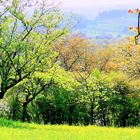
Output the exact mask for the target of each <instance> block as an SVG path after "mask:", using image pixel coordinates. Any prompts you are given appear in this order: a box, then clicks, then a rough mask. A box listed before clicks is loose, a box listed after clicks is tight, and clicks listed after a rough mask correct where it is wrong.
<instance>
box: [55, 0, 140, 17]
mask: <svg viewBox="0 0 140 140" xmlns="http://www.w3.org/2000/svg"><path fill="white" fill-rule="evenodd" d="M55 1H57V2H61V7H63V9H65V10H66V11H72V12H73V13H76V14H82V15H86V16H93V17H94V16H95V15H96V14H98V13H99V12H101V11H104V10H112V9H133V8H140V0H55Z"/></svg>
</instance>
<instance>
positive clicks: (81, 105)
mask: <svg viewBox="0 0 140 140" xmlns="http://www.w3.org/2000/svg"><path fill="white" fill-rule="evenodd" d="M0 3H1V5H2V9H0V99H1V102H0V116H1V117H6V118H9V119H13V120H21V121H28V122H36V123H44V124H48V123H51V124H69V125H80V124H83V125H89V124H91V125H102V126H123V127H125V126H136V125H139V124H140V96H139V94H140V80H139V76H140V70H139V69H140V63H139V62H140V54H139V52H137V51H136V49H135V48H132V49H128V48H127V43H126V44H125V43H124V42H125V41H124V42H123V43H120V44H119V43H118V44H115V45H112V46H106V47H105V48H102V47H99V46H98V45H97V44H95V43H94V42H93V41H92V40H89V39H87V38H86V37H85V36H83V35H80V34H72V35H68V31H69V28H70V26H69V23H68V22H67V21H66V19H65V18H64V16H63V15H62V14H61V13H60V11H59V10H58V8H57V7H56V6H55V5H52V4H51V5H47V3H45V2H43V3H39V2H37V3H36V4H34V6H31V5H30V1H27V2H20V1H18V0H11V1H8V2H7V1H5V0H0ZM29 7H30V8H31V9H30V11H32V13H31V15H30V14H29V13H28V10H29ZM33 7H35V8H33ZM26 13H27V15H26ZM64 19H65V20H64Z"/></svg>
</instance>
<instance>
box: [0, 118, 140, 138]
mask: <svg viewBox="0 0 140 140" xmlns="http://www.w3.org/2000/svg"><path fill="white" fill-rule="evenodd" d="M139 139H140V129H139V128H111V127H98V126H67V125H37V124H27V123H20V122H14V121H7V120H3V119H1V120H0V140H139Z"/></svg>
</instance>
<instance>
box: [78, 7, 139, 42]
mask: <svg viewBox="0 0 140 140" xmlns="http://www.w3.org/2000/svg"><path fill="white" fill-rule="evenodd" d="M77 20H78V24H77V31H80V32H82V33H84V34H85V35H87V36H88V37H91V38H95V39H108V40H109V39H110V40H112V39H113V40H114V39H117V38H121V37H126V36H128V35H130V34H132V33H131V32H130V31H129V30H128V29H129V27H130V26H134V27H136V26H137V16H136V15H128V13H127V10H111V11H104V12H101V13H100V14H98V16H96V18H95V19H89V18H87V17H86V16H81V15H78V16H77Z"/></svg>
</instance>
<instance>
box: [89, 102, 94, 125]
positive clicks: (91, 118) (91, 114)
mask: <svg viewBox="0 0 140 140" xmlns="http://www.w3.org/2000/svg"><path fill="white" fill-rule="evenodd" d="M93 107H94V106H93V103H91V105H90V124H91V125H93V124H94V122H93V121H94V120H93Z"/></svg>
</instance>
